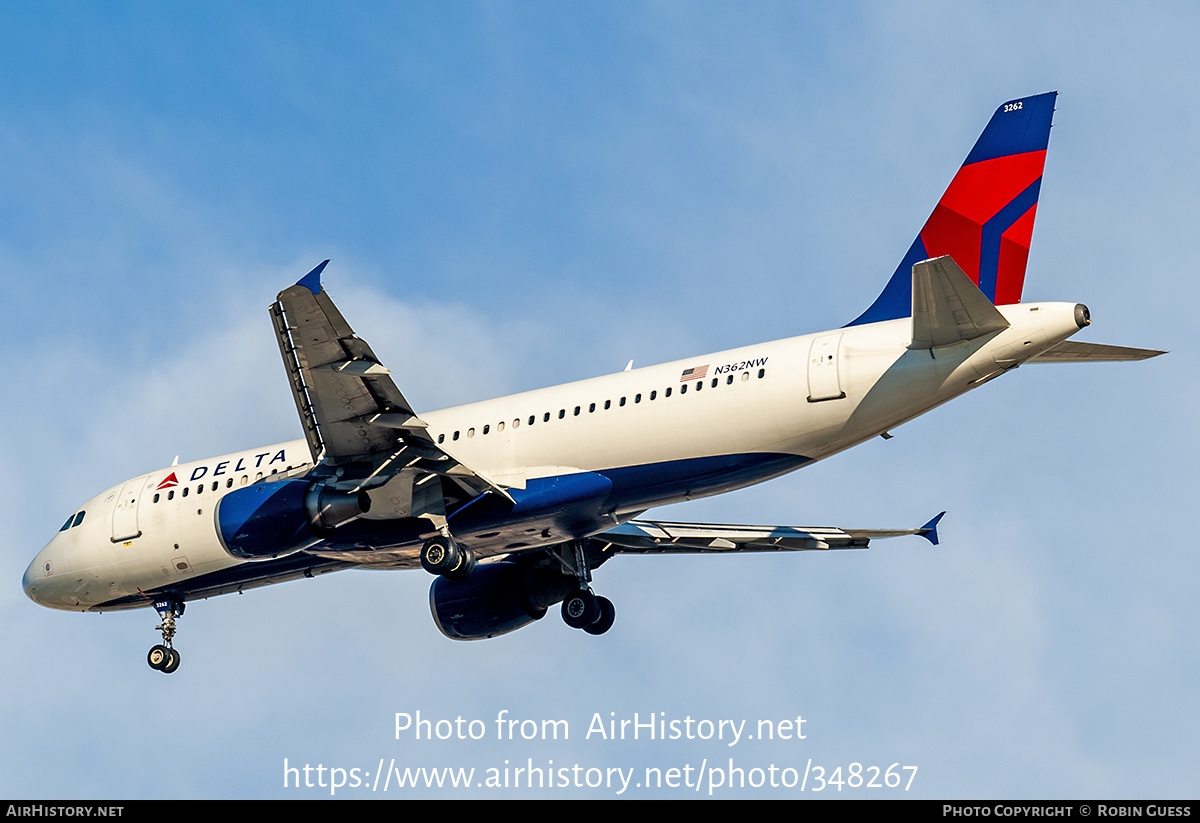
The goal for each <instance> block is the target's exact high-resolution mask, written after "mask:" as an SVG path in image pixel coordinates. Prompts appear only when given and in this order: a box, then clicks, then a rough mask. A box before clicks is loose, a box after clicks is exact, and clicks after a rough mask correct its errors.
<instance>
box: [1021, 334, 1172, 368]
mask: <svg viewBox="0 0 1200 823" xmlns="http://www.w3.org/2000/svg"><path fill="white" fill-rule="evenodd" d="M1160 354H1166V352H1165V351H1159V350H1157V349H1131V348H1128V347H1126V346H1106V345H1104V344H1103V343H1081V342H1078V341H1075V340H1064V341H1063V342H1061V343H1059V344H1058V345H1057V346H1055V347H1053V348H1051V349H1049V350H1047V351H1044V352H1042V353H1041V354H1039V355H1038V356H1037V357H1035V358H1033V359H1032V360H1030V361H1029V362H1030V363H1116V362H1118V361H1122V360H1149V359H1150V358H1151V357H1158V356H1159V355H1160Z"/></svg>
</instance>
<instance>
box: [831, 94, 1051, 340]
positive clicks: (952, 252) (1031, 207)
mask: <svg viewBox="0 0 1200 823" xmlns="http://www.w3.org/2000/svg"><path fill="white" fill-rule="evenodd" d="M1057 96H1058V93H1057V92H1047V93H1046V94H1038V95H1035V96H1033V97H1023V98H1021V99H1019V100H1010V101H1009V102H1007V103H1005V104H1004V105H1002V106H1000V108H998V109H996V113H995V114H993V115H992V119H991V121H990V122H989V123H988V124H987V128H985V129H984V130H983V134H981V135H980V136H979V139H978V140H977V141H976V142H975V147H974V148H973V149H971V153H970V154H968V155H967V159H966V161H965V162H963V164H962V167H961V168H960V169H959V170H958V173H957V174H955V175H954V179H953V180H952V181H950V186H949V188H947V189H946V193H945V194H943V195H942V199H941V200H939V201H938V204H937V206H936V207H935V208H934V210H933V214H931V215H929V219H928V220H926V221H925V226H924V227H923V228H922V229H921V233H920V234H918V235H917V239H916V240H914V241H913V243H912V245H911V246H910V247H909V249H908V254H906V255H905V256H904V259H903V260H901V261H900V265H899V266H898V267H897V268H896V272H895V274H893V275H892V279H891V280H889V281H888V284H887V286H885V287H884V289H883V292H882V293H881V294H880V295H879V297H877V298H876V299H875V302H874V303H872V304H871V307H870V308H868V309H867V310H866V311H865V312H863V313H862V314H861V315H860V316H859V317H858V318H857V319H855V320H854V321H853V322H852V323H850V324H848V325H851V326H856V325H859V324H861V323H875V322H878V321H881V320H896V319H898V318H901V317H908V316H909V315H910V312H911V310H912V267H913V265H914V264H916V263H919V262H920V261H922V260H928V259H930V258H936V257H943V256H946V255H949V256H950V257H951V258H953V259H954V262H955V263H957V264H958V267H959V268H961V269H962V270H963V272H964V273H965V274H966V275H967V277H969V278H970V279H971V282H973V283H975V284H977V285H978V286H979V289H980V291H982V292H983V293H984V295H985V296H986V297H987V298H988V300H990V301H991V302H992V303H993V304H995V305H1003V304H1006V303H1019V302H1021V289H1022V287H1023V286H1024V283H1025V263H1026V261H1027V260H1028V258H1029V242H1030V239H1031V237H1032V236H1033V219H1034V216H1035V214H1036V212H1037V201H1038V192H1039V191H1040V190H1041V185H1042V168H1043V166H1044V165H1045V162H1046V146H1047V145H1048V144H1049V142H1050V121H1051V120H1052V119H1053V116H1054V100H1055V98H1056V97H1057Z"/></svg>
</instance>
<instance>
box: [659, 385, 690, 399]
mask: <svg viewBox="0 0 1200 823" xmlns="http://www.w3.org/2000/svg"><path fill="white" fill-rule="evenodd" d="M684 388H685V389H686V388H687V386H684ZM670 396H671V388H670V387H669V386H668V387H667V390H666V391H665V392H663V397H670Z"/></svg>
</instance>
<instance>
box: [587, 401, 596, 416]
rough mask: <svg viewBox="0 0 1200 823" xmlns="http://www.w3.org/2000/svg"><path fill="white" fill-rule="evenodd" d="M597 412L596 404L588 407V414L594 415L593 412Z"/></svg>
mask: <svg viewBox="0 0 1200 823" xmlns="http://www.w3.org/2000/svg"><path fill="white" fill-rule="evenodd" d="M595 411H596V404H595V403H593V404H592V405H590V406H588V414H592V413H593V412H595Z"/></svg>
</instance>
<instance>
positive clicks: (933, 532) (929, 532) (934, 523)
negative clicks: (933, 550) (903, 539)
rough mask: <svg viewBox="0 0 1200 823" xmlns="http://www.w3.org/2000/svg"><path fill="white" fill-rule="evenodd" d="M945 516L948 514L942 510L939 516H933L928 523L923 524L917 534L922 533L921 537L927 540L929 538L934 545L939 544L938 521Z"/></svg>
mask: <svg viewBox="0 0 1200 823" xmlns="http://www.w3.org/2000/svg"><path fill="white" fill-rule="evenodd" d="M945 516H946V513H945V512H942V513H941V514H939V515H938V516H937V517H935V518H933V519H932V520H930V521H929V522H928V523H926V524H925V525H924V526H922V527H921V528H920V529H919V530H918V531H917V534H919V535H921V537H924V538H925V539H926V540H928V541H929V542H930V543H932V544H933V545H935V546H936V545H937V544H938V533H937V527H938V523H939V522H940V521H941V519H942V518H943V517H945Z"/></svg>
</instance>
